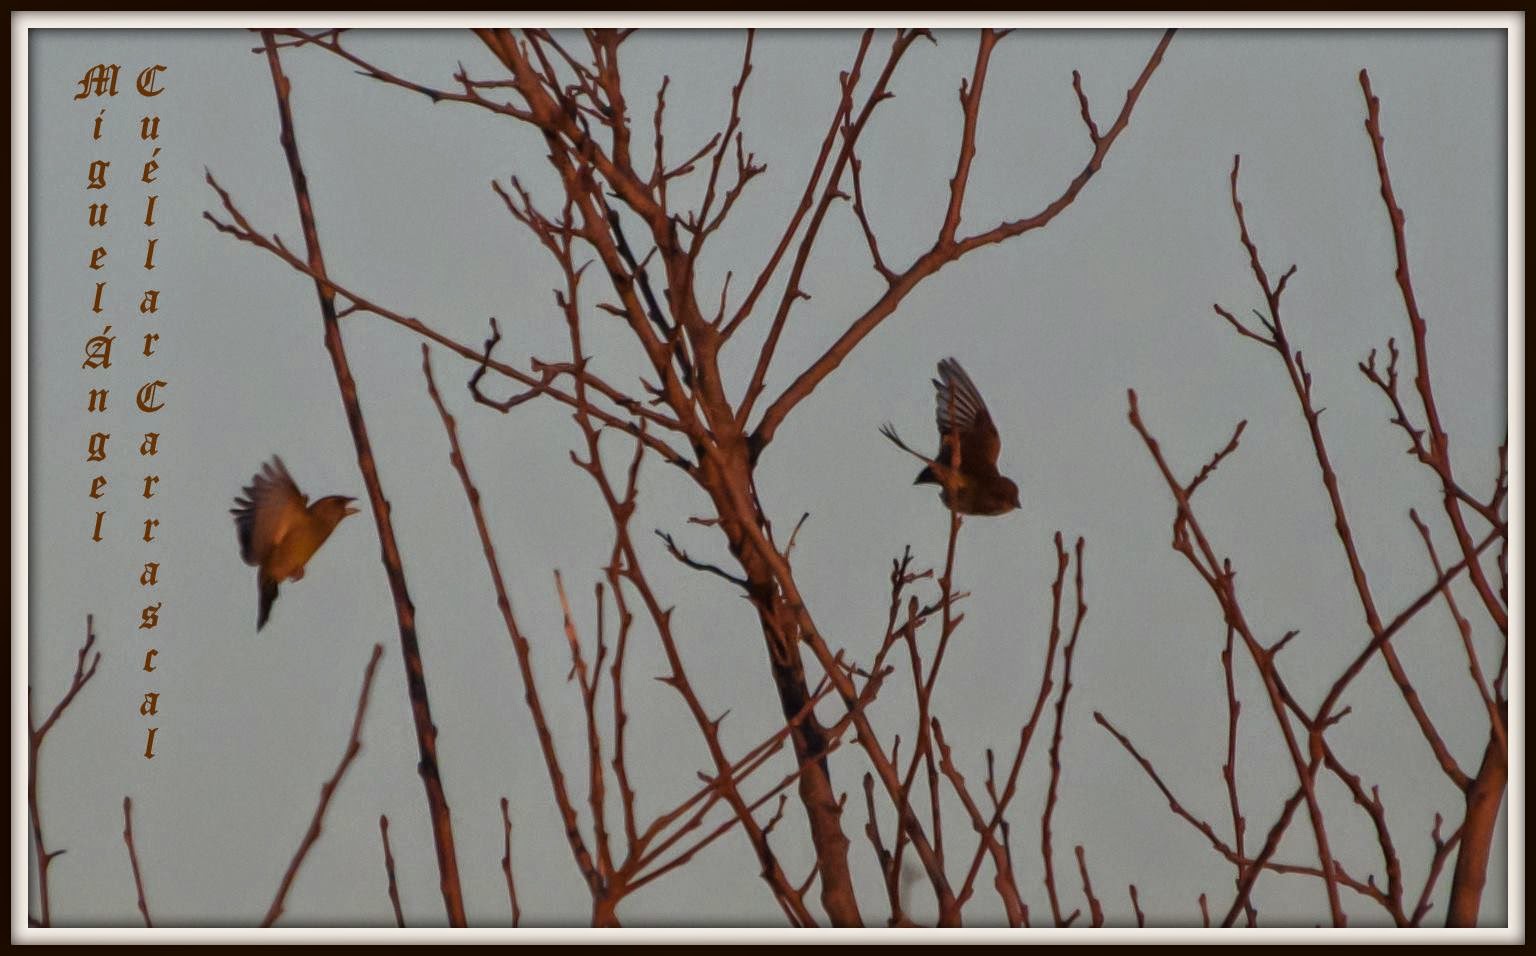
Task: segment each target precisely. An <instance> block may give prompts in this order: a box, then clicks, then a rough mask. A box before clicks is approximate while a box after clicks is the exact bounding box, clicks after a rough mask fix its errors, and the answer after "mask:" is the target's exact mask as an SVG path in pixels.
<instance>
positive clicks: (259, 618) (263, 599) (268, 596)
mask: <svg viewBox="0 0 1536 956" xmlns="http://www.w3.org/2000/svg"><path fill="white" fill-rule="evenodd" d="M256 590H257V594H258V597H257V603H256V630H257V631H258V632H260V631H261V629H262V628H263V627H265V626H266V624H267V618H269V617H271V616H272V603H273V602H274V601H276V600H277V579H275V578H271V577H268V576H267V574H266V572H265V571H262V572H260V573H258V574H257V575H256Z"/></svg>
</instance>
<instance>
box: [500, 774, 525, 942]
mask: <svg viewBox="0 0 1536 956" xmlns="http://www.w3.org/2000/svg"><path fill="white" fill-rule="evenodd" d="M501 827H502V830H501V832H502V838H501V840H502V842H501V873H502V875H503V876H505V877H506V878H507V900H508V902H509V903H511V905H512V926H513V928H514V929H515V928H517V927H518V926H521V925H522V923H523V909H522V907H520V906H518V905H517V881H516V880H514V879H513V878H512V817H511V816H510V815H509V814H508V812H507V798H506V797H502V798H501Z"/></svg>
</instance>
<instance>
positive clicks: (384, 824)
mask: <svg viewBox="0 0 1536 956" xmlns="http://www.w3.org/2000/svg"><path fill="white" fill-rule="evenodd" d="M379 839H380V840H382V841H383V842H384V875H385V876H386V877H387V878H388V880H389V887H388V889H389V905H390V908H391V909H393V910H394V911H395V925H396V926H398V927H400V928H401V929H405V913H403V912H402V911H401V910H400V887H399V885H398V884H397V883H396V882H395V855H394V854H393V853H391V852H390V851H389V817H387V816H385V815H384V814H382V813H381V814H379Z"/></svg>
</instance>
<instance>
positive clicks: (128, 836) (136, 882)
mask: <svg viewBox="0 0 1536 956" xmlns="http://www.w3.org/2000/svg"><path fill="white" fill-rule="evenodd" d="M123 843H124V844H126V845H127V847H128V865H129V866H131V867H133V888H134V890H136V891H137V892H138V896H139V913H140V914H142V915H143V917H144V926H145V927H146V928H148V929H154V926H155V924H154V923H153V922H152V921H151V920H150V918H149V903H148V902H146V901H145V899H144V877H143V875H142V874H141V873H140V872H139V852H138V850H136V849H135V848H134V845H133V800H131V799H130V798H128V797H123Z"/></svg>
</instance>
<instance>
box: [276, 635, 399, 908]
mask: <svg viewBox="0 0 1536 956" xmlns="http://www.w3.org/2000/svg"><path fill="white" fill-rule="evenodd" d="M383 656H384V645H383V644H375V645H373V653H372V654H369V655H368V666H367V668H365V669H364V671H363V689H362V691H361V692H359V693H358V695H357V711H356V712H355V713H354V714H353V715H352V733H351V735H350V736H348V737H347V749H346V750H345V751H343V752H342V755H341V762H340V763H338V764H337V765H336V772H335V773H333V774H331V778H330V779H329V780H327V781H326V782H325V783H324V784H322V785H321V787H320V802H319V803H318V804H317V805H316V806H315V813H314V815H313V816H312V817H310V820H309V828H308V829H306V830H305V831H304V839H303V840H301V841H300V842H299V848H298V850H297V851H296V852H295V853H294V854H293V859H292V860H290V861H289V862H288V869H287V870H286V871H285V872H284V873H283V880H282V882H281V883H279V884H278V886H277V895H276V896H274V897H273V898H272V905H271V906H269V907H267V915H266V916H265V917H263V918H262V920H261V925H262V926H263V927H268V926H271V925H272V924H273V923H276V922H277V920H278V917H280V916H282V915H283V904H284V901H286V900H287V898H288V890H289V889H290V888H291V887H292V886H293V880H294V877H296V876H298V875H299V867H301V866H303V865H304V858H305V857H306V856H308V855H309V851H310V848H311V847H313V846H314V845H315V841H317V840H319V839H320V825H321V823H323V822H324V820H325V811H326V808H327V807H329V806H330V805H331V798H332V797H333V796H335V795H336V788H337V787H339V786H341V778H342V777H344V776H346V773H347V768H348V767H350V766H352V761H353V760H354V759H355V758H356V757H357V753H358V751H360V750H362V749H363V740H362V733H363V714H364V713H366V712H367V710H368V694H369V693H370V692H371V691H372V690H373V675H374V672H375V671H377V670H378V667H379V659H380V658H381V657H383Z"/></svg>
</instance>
